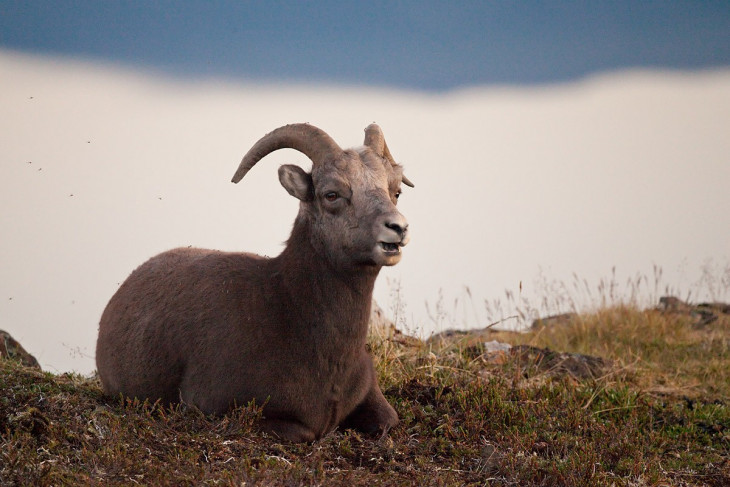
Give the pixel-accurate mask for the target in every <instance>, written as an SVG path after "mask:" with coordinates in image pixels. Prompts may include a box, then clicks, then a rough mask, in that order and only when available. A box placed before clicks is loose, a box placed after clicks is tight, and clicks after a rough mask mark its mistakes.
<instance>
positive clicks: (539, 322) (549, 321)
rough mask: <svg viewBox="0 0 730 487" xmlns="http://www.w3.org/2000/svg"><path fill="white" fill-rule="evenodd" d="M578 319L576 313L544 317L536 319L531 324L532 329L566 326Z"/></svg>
mask: <svg viewBox="0 0 730 487" xmlns="http://www.w3.org/2000/svg"><path fill="white" fill-rule="evenodd" d="M577 317H578V314H577V313H561V314H559V315H551V316H546V317H545V318H538V319H536V320H535V321H533V322H532V329H533V330H534V329H535V328H541V327H544V326H555V325H566V324H568V323H570V322H571V321H573V320H574V319H575V318H577Z"/></svg>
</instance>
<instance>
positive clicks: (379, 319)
mask: <svg viewBox="0 0 730 487" xmlns="http://www.w3.org/2000/svg"><path fill="white" fill-rule="evenodd" d="M370 334H372V335H374V336H376V337H378V338H381V339H385V340H390V341H393V342H396V343H400V344H402V345H414V346H415V345H420V344H421V340H419V339H418V338H415V337H411V336H408V335H406V334H404V333H403V332H402V331H400V330H399V329H398V328H396V326H395V323H393V322H392V321H391V320H390V319H389V318H388V317H387V316H385V312H384V311H383V309H382V308H381V307H380V306H378V303H376V302H375V300H374V299H373V303H372V306H371V308H370Z"/></svg>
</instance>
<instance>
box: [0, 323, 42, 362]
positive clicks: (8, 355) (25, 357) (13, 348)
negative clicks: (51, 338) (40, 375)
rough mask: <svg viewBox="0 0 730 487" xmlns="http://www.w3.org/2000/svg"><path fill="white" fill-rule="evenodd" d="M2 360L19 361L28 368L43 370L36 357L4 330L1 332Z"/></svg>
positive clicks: (0, 352) (0, 349)
mask: <svg viewBox="0 0 730 487" xmlns="http://www.w3.org/2000/svg"><path fill="white" fill-rule="evenodd" d="M0 358H3V359H10V360H17V361H18V362H20V363H21V364H23V365H25V366H26V367H31V368H34V369H38V370H40V369H41V366H40V364H39V363H38V361H37V360H36V359H35V357H34V356H32V355H31V354H29V353H28V352H26V351H25V349H24V348H23V346H22V345H21V344H20V343H18V341H17V340H16V339H15V338H13V337H12V336H10V333H8V332H6V331H4V330H0Z"/></svg>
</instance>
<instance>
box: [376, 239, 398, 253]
mask: <svg viewBox="0 0 730 487" xmlns="http://www.w3.org/2000/svg"><path fill="white" fill-rule="evenodd" d="M379 243H380V248H381V249H383V252H385V253H386V254H387V255H398V254H400V248H401V245H400V244H399V243H397V242H379Z"/></svg>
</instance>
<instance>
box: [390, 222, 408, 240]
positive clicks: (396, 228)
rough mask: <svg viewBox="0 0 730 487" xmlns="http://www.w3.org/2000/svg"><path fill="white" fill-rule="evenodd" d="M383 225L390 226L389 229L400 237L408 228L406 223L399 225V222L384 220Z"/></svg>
mask: <svg viewBox="0 0 730 487" xmlns="http://www.w3.org/2000/svg"><path fill="white" fill-rule="evenodd" d="M385 226H386V227H388V228H390V229H391V230H393V231H394V232H395V233H397V234H398V235H399V236H401V237H402V236H403V234H404V233H406V230H408V224H406V225H401V224H399V223H391V222H386V224H385Z"/></svg>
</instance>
